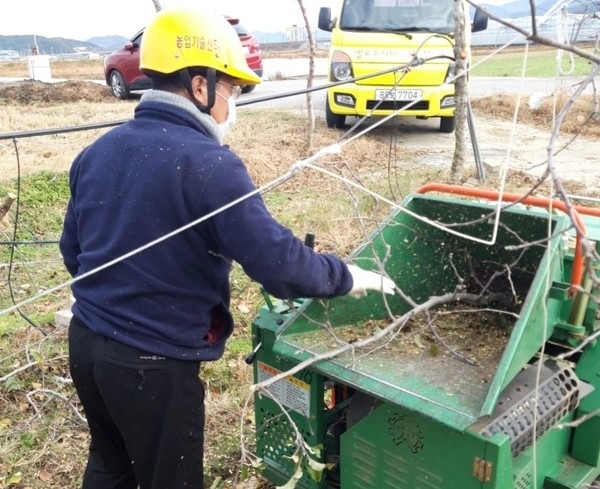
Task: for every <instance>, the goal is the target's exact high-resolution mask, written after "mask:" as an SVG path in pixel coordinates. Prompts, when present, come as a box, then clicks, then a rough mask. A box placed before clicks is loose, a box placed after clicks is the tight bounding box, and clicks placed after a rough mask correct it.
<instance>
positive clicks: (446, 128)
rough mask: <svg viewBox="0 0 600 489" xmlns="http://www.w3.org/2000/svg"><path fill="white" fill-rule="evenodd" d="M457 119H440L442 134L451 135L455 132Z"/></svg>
mask: <svg viewBox="0 0 600 489" xmlns="http://www.w3.org/2000/svg"><path fill="white" fill-rule="evenodd" d="M454 126H455V119H454V116H452V117H440V132H445V133H448V134H450V133H451V132H454Z"/></svg>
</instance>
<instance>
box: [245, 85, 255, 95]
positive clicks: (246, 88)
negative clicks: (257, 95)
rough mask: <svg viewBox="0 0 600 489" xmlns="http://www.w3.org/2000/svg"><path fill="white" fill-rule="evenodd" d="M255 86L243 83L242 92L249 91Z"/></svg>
mask: <svg viewBox="0 0 600 489" xmlns="http://www.w3.org/2000/svg"><path fill="white" fill-rule="evenodd" d="M255 88H256V85H244V86H243V87H242V93H250V92H251V91H253V90H254V89H255Z"/></svg>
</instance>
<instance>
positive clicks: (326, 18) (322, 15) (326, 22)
mask: <svg viewBox="0 0 600 489" xmlns="http://www.w3.org/2000/svg"><path fill="white" fill-rule="evenodd" d="M336 20H337V19H335V18H334V19H332V18H331V9H330V8H329V7H321V9H320V10H319V29H321V30H323V31H328V32H331V31H332V29H333V26H334V25H335V21H336Z"/></svg>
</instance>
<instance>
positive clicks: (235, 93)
mask: <svg viewBox="0 0 600 489" xmlns="http://www.w3.org/2000/svg"><path fill="white" fill-rule="evenodd" d="M217 83H220V84H221V85H224V86H226V87H227V88H229V89H230V90H231V98H233V100H236V99H237V98H238V97H239V96H240V94H241V93H242V87H240V86H239V85H230V84H229V83H225V82H224V81H221V80H219V81H218V82H217Z"/></svg>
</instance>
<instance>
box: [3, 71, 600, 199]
mask: <svg viewBox="0 0 600 489" xmlns="http://www.w3.org/2000/svg"><path fill="white" fill-rule="evenodd" d="M507 98H508V97H507V96H506V95H503V94H498V96H491V97H481V98H478V99H474V100H473V101H472V106H473V114H474V132H473V133H470V134H469V135H468V140H469V143H468V145H469V151H472V155H473V158H472V161H474V163H473V164H474V165H475V169H476V170H477V175H479V176H483V177H485V178H497V177H498V176H499V175H500V174H501V172H502V171H503V170H505V169H506V170H507V171H511V170H512V171H518V172H522V173H523V174H524V175H529V176H531V177H532V178H533V179H535V177H539V176H540V175H542V174H543V173H544V171H546V169H547V168H548V158H549V156H550V155H551V156H552V160H551V161H552V167H553V168H554V169H555V172H556V175H557V176H558V177H559V178H561V179H562V180H564V181H566V182H570V181H573V182H575V184H574V185H569V187H575V189H574V190H577V191H578V192H579V191H581V192H583V195H592V196H594V195H596V192H597V190H596V189H600V161H599V160H600V158H599V157H598V155H600V137H599V133H600V122H599V121H598V119H597V118H594V117H593V112H592V111H591V101H590V100H587V101H586V103H585V104H584V105H585V108H584V110H587V113H586V112H585V111H584V112H581V111H580V112H578V113H576V114H574V115H572V116H571V120H566V121H565V123H564V124H563V128H562V129H561V132H560V133H559V136H558V137H557V138H556V139H555V141H554V142H553V144H552V147H550V144H551V135H552V116H551V115H549V114H548V107H546V110H545V111H533V110H531V109H530V108H529V107H527V101H526V100H525V102H523V103H522V108H521V109H520V112H519V115H518V119H517V123H513V120H512V119H513V115H514V106H515V105H514V101H513V102H511V101H507V100H506V99H507ZM512 98H513V99H514V98H515V97H514V96H512ZM84 100H85V101H88V102H94V103H102V102H107V103H114V102H115V99H114V97H113V95H112V94H111V92H110V89H109V88H108V87H107V86H105V85H101V84H97V83H92V82H87V81H77V80H68V81H65V82H61V83H41V82H35V81H31V80H28V81H22V82H17V83H8V84H2V85H0V105H6V104H14V103H17V104H22V105H33V104H38V105H39V104H45V103H47V104H50V103H52V104H62V103H65V104H66V103H70V102H79V101H84ZM499 101H500V102H499ZM549 104H551V102H550V101H549V102H547V103H546V105H549ZM590 114H592V117H591V118H589V119H588V117H589V115H590ZM348 122H349V123H350V122H352V120H351V119H349V120H348ZM438 125H439V120H438V119H431V120H426V121H419V120H416V119H414V118H412V117H409V118H396V119H394V120H392V121H391V122H389V123H387V124H385V125H383V126H382V127H381V128H379V129H375V131H374V132H375V134H379V136H380V137H382V138H387V137H389V136H390V135H393V136H394V138H395V144H396V145H398V146H399V147H404V148H406V149H408V150H410V151H411V153H414V154H415V155H416V158H417V159H418V160H419V161H420V162H421V163H422V164H424V165H427V164H433V165H440V164H441V165H444V166H447V167H448V168H449V166H450V163H451V161H452V158H453V154H454V138H453V137H448V134H443V133H440V132H439V130H438ZM390 129H394V130H392V131H390ZM424 133H427V142H428V144H427V147H424V146H423V134H424ZM578 133H579V134H578ZM478 155H479V159H480V163H478V158H477V156H478ZM469 164H470V163H469ZM467 170H469V169H467Z"/></svg>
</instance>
